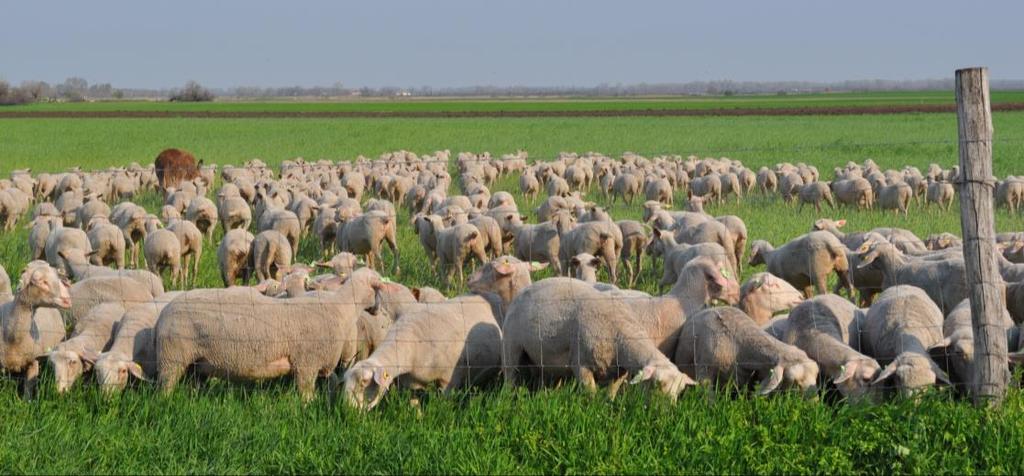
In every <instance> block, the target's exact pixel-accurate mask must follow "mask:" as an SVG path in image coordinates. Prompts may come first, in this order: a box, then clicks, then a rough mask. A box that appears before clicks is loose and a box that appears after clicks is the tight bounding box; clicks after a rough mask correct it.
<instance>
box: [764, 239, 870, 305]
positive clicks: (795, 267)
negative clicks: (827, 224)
mask: <svg viewBox="0 0 1024 476" xmlns="http://www.w3.org/2000/svg"><path fill="white" fill-rule="evenodd" d="M749 264H750V265H751V266H756V265H759V264H766V265H767V271H768V272H769V273H771V274H774V275H776V276H778V277H780V278H782V279H785V280H786V281H787V282H789V283H790V284H792V285H793V286H794V287H796V288H797V289H803V290H804V295H805V296H806V297H811V296H812V295H813V294H812V291H811V290H812V288H813V289H814V290H816V291H817V292H818V293H819V294H824V293H826V292H828V291H827V289H828V288H827V286H826V283H827V279H828V275H829V273H831V272H833V271H835V273H836V276H838V277H839V282H840V284H842V286H843V287H845V288H846V289H847V290H848V291H849V292H850V293H853V283H851V282H850V277H849V263H848V262H847V260H846V248H845V247H844V246H843V244H842V243H840V242H839V239H838V238H836V237H835V236H834V235H832V234H831V233H829V232H826V231H812V232H810V233H807V234H805V235H800V236H798V237H796V238H794V239H793V240H791V241H790V242H789V243H786V244H785V245H782V246H781V247H779V248H778V249H775V248H773V247H772V245H771V244H769V243H768V242H767V241H763V240H756V241H754V242H753V243H752V244H751V246H750V263H749Z"/></svg>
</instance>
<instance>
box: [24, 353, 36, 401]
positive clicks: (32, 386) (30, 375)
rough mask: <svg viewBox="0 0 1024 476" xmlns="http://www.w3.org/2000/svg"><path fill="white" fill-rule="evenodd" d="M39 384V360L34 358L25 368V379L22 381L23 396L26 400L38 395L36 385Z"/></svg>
mask: <svg viewBox="0 0 1024 476" xmlns="http://www.w3.org/2000/svg"><path fill="white" fill-rule="evenodd" d="M38 384H39V361H38V360H33V361H32V363H30V364H29V365H28V368H26V369H25V374H24V380H23V381H22V382H21V396H22V398H24V399H25V400H31V399H33V398H35V396H36V387H37V386H38Z"/></svg>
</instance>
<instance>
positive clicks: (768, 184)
mask: <svg viewBox="0 0 1024 476" xmlns="http://www.w3.org/2000/svg"><path fill="white" fill-rule="evenodd" d="M778 188H779V179H778V177H777V176H776V175H775V172H774V171H772V170H771V169H769V168H768V167H761V168H760V169H759V170H758V171H757V189H758V190H759V191H760V192H761V194H762V195H768V194H769V193H775V191H776V190H778Z"/></svg>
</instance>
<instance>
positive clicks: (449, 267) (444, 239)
mask: <svg viewBox="0 0 1024 476" xmlns="http://www.w3.org/2000/svg"><path fill="white" fill-rule="evenodd" d="M434 234H435V235H436V236H437V258H438V262H439V263H440V267H439V268H438V273H439V274H440V275H441V277H442V279H443V280H444V285H445V286H450V285H451V280H452V275H453V274H454V273H455V271H456V270H458V273H459V284H460V285H461V284H462V283H464V282H465V280H466V278H465V272H464V270H463V266H462V265H463V261H464V260H465V259H466V257H468V256H469V255H470V254H472V255H473V256H476V258H477V259H478V260H480V262H481V263H485V262H487V253H486V251H485V250H484V243H483V238H481V234H480V230H479V229H477V227H476V226H473V225H470V224H468V223H466V224H462V225H455V226H453V227H451V228H445V229H435V230H434Z"/></svg>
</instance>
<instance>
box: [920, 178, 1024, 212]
mask: <svg viewBox="0 0 1024 476" xmlns="http://www.w3.org/2000/svg"><path fill="white" fill-rule="evenodd" d="M1022 186H1024V184H1022ZM955 196H956V190H955V189H954V188H953V184H951V183H949V182H934V181H932V182H928V193H927V198H928V200H927V201H926V202H925V203H926V204H927V205H931V204H933V203H934V204H937V205H938V206H939V207H941V208H942V209H943V210H945V211H947V212H948V211H949V207H951V206H953V198H954V197H955Z"/></svg>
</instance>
